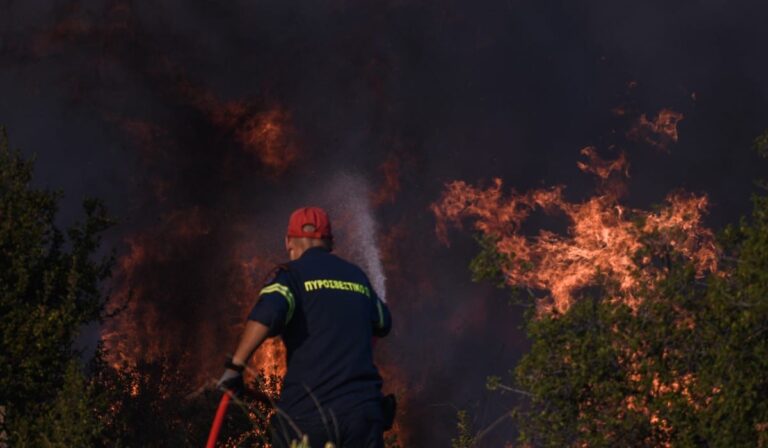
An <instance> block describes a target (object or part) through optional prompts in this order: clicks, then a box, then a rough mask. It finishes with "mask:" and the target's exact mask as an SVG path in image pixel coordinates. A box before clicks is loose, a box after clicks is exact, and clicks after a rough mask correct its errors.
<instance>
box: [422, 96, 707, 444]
mask: <svg viewBox="0 0 768 448" xmlns="http://www.w3.org/2000/svg"><path fill="white" fill-rule="evenodd" d="M673 114H674V113H673ZM670 117H673V118H671V119H670ZM677 119H678V118H674V115H670V114H665V113H664V111H662V113H660V116H659V118H657V120H656V124H654V131H658V132H663V133H664V135H667V136H668V137H669V138H670V139H672V140H676V139H677V134H676V131H675V132H674V133H673V132H672V130H671V128H670V127H669V126H672V127H674V123H676V120H677ZM581 154H582V155H583V156H585V157H586V158H587V160H586V161H585V162H579V163H578V167H579V168H580V169H581V170H582V171H584V172H586V173H590V174H593V175H595V176H596V177H597V179H598V194H596V195H595V196H593V197H590V198H588V199H586V200H585V201H583V202H578V203H574V202H568V201H567V200H565V199H564V198H563V190H564V187H563V186H556V187H553V188H548V189H536V190H533V191H530V192H528V193H523V194H518V193H515V192H512V193H510V194H509V195H507V196H505V195H504V194H503V192H502V181H501V180H500V179H494V181H493V184H492V185H491V186H489V187H487V188H477V187H474V186H471V185H468V184H467V183H465V182H463V181H454V182H451V183H449V184H447V185H446V190H445V192H444V194H443V196H442V198H441V199H440V201H438V202H437V203H435V204H433V205H432V211H433V212H434V214H435V216H436V218H437V223H436V231H437V235H438V238H439V239H440V240H442V241H443V242H444V243H446V244H447V243H448V239H447V228H448V226H449V225H454V226H459V227H460V226H461V225H462V223H463V222H464V221H465V220H466V219H470V220H472V222H473V226H474V228H475V230H477V231H479V232H480V233H482V234H483V235H485V236H488V237H490V238H492V240H493V241H495V244H496V250H497V251H498V252H499V254H501V255H503V256H504V258H505V259H506V260H509V262H508V263H505V264H503V265H502V266H501V269H502V271H503V274H504V276H505V280H506V282H507V284H509V285H511V286H517V287H519V286H522V287H526V288H529V289H533V290H537V291H544V295H543V296H542V297H539V299H538V301H537V305H538V306H537V309H538V312H539V314H540V315H541V313H565V312H567V311H568V309H569V307H570V306H571V305H572V304H573V303H574V300H576V299H575V297H576V292H577V291H578V290H579V289H581V288H584V287H587V286H590V285H593V284H595V283H596V282H597V281H598V278H599V276H603V277H607V278H608V279H610V280H612V282H611V283H612V284H615V285H617V286H615V287H613V288H612V289H611V290H609V291H607V294H608V295H609V299H610V300H613V301H622V302H623V303H626V304H627V305H629V306H630V307H632V308H633V309H636V308H637V306H638V305H639V303H640V302H641V300H642V297H638V296H636V295H635V291H636V289H637V287H638V286H640V285H641V284H642V285H652V284H653V283H654V282H653V281H654V280H657V279H659V278H661V277H662V276H663V275H665V273H666V270H665V267H663V266H662V267H659V266H655V265H654V264H653V263H652V260H651V259H650V256H643V257H641V258H638V257H637V256H636V254H637V253H638V251H639V250H640V249H641V248H643V247H644V241H643V236H644V235H648V234H653V235H655V236H656V238H654V242H655V243H654V244H659V245H662V246H665V247H667V248H670V249H671V250H672V251H674V252H675V253H677V254H679V255H680V256H681V257H683V258H684V259H686V260H690V261H691V262H692V263H693V265H694V266H695V268H696V272H697V274H698V275H699V276H702V275H704V274H705V273H706V272H714V273H717V269H718V265H717V262H718V257H719V254H718V249H717V247H716V245H715V238H714V234H713V232H712V231H711V230H710V229H708V228H706V227H704V225H703V224H702V220H703V216H704V213H705V212H706V209H707V206H708V201H707V197H706V196H696V195H691V194H687V193H684V192H673V193H670V194H669V195H667V197H666V203H665V205H664V206H662V207H661V208H660V209H658V210H657V211H645V210H639V209H631V208H629V207H626V206H624V205H622V204H621V203H620V198H621V197H622V195H623V192H624V189H623V188H624V182H623V181H624V179H626V178H627V177H628V175H629V174H628V164H627V160H626V157H625V155H624V153H621V154H620V155H619V156H618V157H617V158H616V159H615V160H611V161H606V160H603V159H602V158H600V157H599V156H598V154H597V151H596V149H595V148H594V147H587V148H584V149H582V150H581ZM539 209H540V210H543V211H545V212H548V213H550V214H558V215H561V216H563V217H564V218H565V219H566V221H567V222H568V229H567V231H566V232H565V234H556V233H554V232H551V231H546V230H540V231H539V232H538V234H537V235H535V236H527V235H524V234H523V233H522V230H521V229H522V226H523V223H524V222H525V220H526V219H527V218H529V217H530V215H531V214H532V213H533V212H534V211H536V210H539ZM675 324H676V325H681V326H688V327H690V326H692V325H695V322H694V321H693V320H692V319H691V318H690V317H689V316H685V315H681V316H680V317H679V319H677V321H676V322H675ZM617 348H618V347H617ZM623 357H624V360H623V364H624V366H625V368H627V371H628V379H629V380H630V381H631V382H635V383H638V384H639V383H640V382H641V381H642V379H643V375H642V374H641V373H640V359H643V358H644V354H643V352H642V350H641V349H637V350H635V351H627V350H624V356H623ZM565 361H566V363H567V362H568V360H567V359H566V360H565ZM651 379H652V385H653V387H652V390H651V392H650V396H634V395H629V396H627V397H625V400H624V406H625V408H626V409H627V410H632V411H637V412H641V413H643V414H644V415H645V416H646V417H647V418H648V419H649V422H650V423H651V424H652V425H654V427H656V428H657V429H658V431H659V433H660V434H662V435H665V434H666V435H669V434H671V431H672V428H671V427H670V424H669V422H668V421H667V420H665V419H664V418H663V417H661V416H660V415H659V413H658V412H654V411H651V410H650V408H649V400H650V399H662V400H663V399H664V398H663V397H664V395H665V394H676V395H680V396H682V397H684V398H685V399H686V400H687V402H688V403H690V404H691V406H693V407H694V408H696V406H699V404H698V403H696V402H695V401H694V398H693V396H692V393H691V390H692V387H693V384H694V383H695V380H696V379H695V377H694V376H693V375H692V374H690V373H686V374H682V373H681V374H679V375H677V377H676V378H674V379H672V380H669V381H666V382H663V381H661V379H660V378H659V377H658V375H656V376H654V377H653V378H651ZM716 393H717V389H715V390H713V394H716ZM704 401H705V403H706V401H707V399H705V400H704Z"/></svg>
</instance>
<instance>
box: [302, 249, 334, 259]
mask: <svg viewBox="0 0 768 448" xmlns="http://www.w3.org/2000/svg"><path fill="white" fill-rule="evenodd" d="M328 253H330V251H328V249H326V248H324V247H310V248H309V249H307V250H305V251H304V253H303V254H301V256H300V257H299V258H304V257H308V256H309V257H312V256H315V255H318V254H328Z"/></svg>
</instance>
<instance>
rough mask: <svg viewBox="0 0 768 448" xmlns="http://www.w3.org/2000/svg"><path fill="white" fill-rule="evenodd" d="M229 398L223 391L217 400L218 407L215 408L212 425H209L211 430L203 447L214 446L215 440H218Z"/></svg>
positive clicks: (212, 447) (211, 447) (213, 447)
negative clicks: (219, 399)
mask: <svg viewBox="0 0 768 448" xmlns="http://www.w3.org/2000/svg"><path fill="white" fill-rule="evenodd" d="M229 399H230V397H229V392H224V394H223V395H222V396H221V401H219V408H218V409H217V410H216V417H214V419H213V426H211V432H210V434H208V443H206V444H205V448H215V447H216V441H217V440H219V431H220V430H221V424H222V423H223V422H224V416H225V415H227V407H229Z"/></svg>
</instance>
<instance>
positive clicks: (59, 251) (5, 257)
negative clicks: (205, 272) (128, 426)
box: [0, 128, 113, 446]
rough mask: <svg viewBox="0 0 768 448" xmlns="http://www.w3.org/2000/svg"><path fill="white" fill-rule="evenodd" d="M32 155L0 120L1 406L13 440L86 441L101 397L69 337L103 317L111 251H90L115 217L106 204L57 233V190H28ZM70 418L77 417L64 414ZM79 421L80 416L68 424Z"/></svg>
mask: <svg viewBox="0 0 768 448" xmlns="http://www.w3.org/2000/svg"><path fill="white" fill-rule="evenodd" d="M33 166H34V162H33V161H31V160H25V159H24V158H23V157H22V156H21V154H20V153H19V152H18V151H12V150H11V149H9V147H8V139H7V134H6V133H5V130H4V129H2V128H0V316H2V326H0V405H3V406H5V418H4V422H3V424H4V425H5V427H4V428H3V429H4V430H6V431H7V433H8V434H9V437H10V442H11V444H12V445H13V446H27V445H30V446H72V444H75V445H81V446H82V445H89V444H90V443H85V442H86V441H90V440H92V439H93V438H94V437H95V435H96V433H98V422H97V421H96V419H94V418H93V415H92V413H89V412H86V410H87V409H92V408H93V407H94V406H97V405H98V403H97V401H98V400H96V399H95V397H94V396H93V394H92V393H91V392H92V391H91V389H90V386H89V385H88V384H87V381H86V379H85V377H84V376H83V374H82V372H80V367H79V364H78V355H79V354H78V353H77V352H76V351H75V350H73V342H74V341H75V338H77V336H78V335H79V333H80V331H81V328H82V326H83V325H84V324H86V323H88V322H92V321H94V320H100V319H101V318H102V314H103V310H104V303H105V295H104V294H103V292H102V290H101V289H100V286H101V283H102V281H103V280H105V279H107V278H108V277H109V275H110V272H111V268H112V265H113V255H112V254H108V255H106V256H103V257H100V258H98V259H95V258H96V254H97V253H98V251H99V248H100V243H101V239H100V236H101V234H102V233H103V232H104V231H105V230H106V229H107V228H109V227H110V226H111V225H112V220H111V219H109V218H108V216H107V213H106V210H105V208H104V207H103V205H102V204H101V203H100V202H99V201H97V200H93V199H89V200H86V201H85V202H84V204H83V206H84V211H85V217H84V220H83V221H82V222H80V223H77V224H75V225H73V226H72V227H70V228H69V229H67V230H66V231H61V230H60V229H59V228H58V227H57V225H56V222H55V219H56V212H57V202H58V200H59V198H60V197H61V193H60V192H55V191H49V190H44V189H37V188H33V187H32V186H31V184H30V182H31V179H32V173H33ZM71 419H77V422H75V421H73V420H71ZM75 423H77V424H75Z"/></svg>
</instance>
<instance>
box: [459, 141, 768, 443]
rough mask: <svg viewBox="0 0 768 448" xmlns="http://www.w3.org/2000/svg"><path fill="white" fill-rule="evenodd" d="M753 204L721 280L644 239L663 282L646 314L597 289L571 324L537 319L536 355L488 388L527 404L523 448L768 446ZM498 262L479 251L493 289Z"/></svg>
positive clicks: (765, 227)
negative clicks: (701, 275) (519, 396)
mask: <svg viewBox="0 0 768 448" xmlns="http://www.w3.org/2000/svg"><path fill="white" fill-rule="evenodd" d="M758 143H759V142H758ZM753 204H754V206H753V213H752V215H751V216H750V217H749V218H745V219H742V220H741V221H740V222H739V223H738V224H737V225H733V226H730V227H728V228H726V229H725V230H724V231H723V232H722V234H721V237H720V242H721V246H722V251H723V252H722V253H723V255H722V257H721V260H720V267H719V272H717V273H710V274H707V276H706V277H704V278H699V277H697V276H696V273H695V269H694V267H693V266H691V265H690V264H689V263H688V262H686V261H685V260H684V259H683V258H682V257H679V256H677V255H676V254H675V251H674V250H672V248H670V247H666V246H665V245H664V244H662V243H660V241H661V240H662V239H660V238H658V235H652V234H651V235H646V238H645V248H644V249H643V250H642V252H641V253H639V254H638V256H650V257H652V258H653V259H654V260H656V263H654V266H656V267H657V268H658V267H659V266H663V269H662V272H664V273H665V275H664V276H662V277H659V279H658V280H657V281H655V282H652V284H642V285H640V286H639V287H638V288H637V290H636V291H634V292H633V293H634V295H635V296H636V297H639V298H641V301H640V304H639V305H638V306H637V307H635V308H630V307H629V306H627V305H626V302H624V301H621V300H609V299H608V298H609V297H615V292H616V288H615V287H614V285H611V284H609V283H608V282H606V281H599V280H598V281H596V284H595V285H594V287H591V288H588V289H586V290H584V291H581V292H580V293H579V295H578V297H577V298H576V300H575V302H574V304H573V305H572V306H571V307H570V308H569V309H568V311H567V312H565V313H564V314H541V315H539V314H536V313H535V311H533V310H532V309H531V310H530V311H529V313H528V314H527V317H526V330H527V334H528V337H529V338H530V340H531V343H532V346H531V349H530V351H529V352H528V353H527V354H526V355H525V356H524V357H523V359H522V360H521V361H520V363H519V364H518V365H517V366H516V368H515V369H514V370H513V371H512V372H511V374H510V375H509V376H508V377H507V378H498V377H493V378H491V379H489V383H488V385H489V389H493V390H497V391H500V392H502V393H509V392H513V393H518V394H522V395H524V396H525V397H527V404H526V405H525V406H523V407H522V408H521V409H520V413H519V414H517V415H518V418H517V425H518V428H519V431H520V436H519V439H520V442H521V443H523V444H525V445H529V446H537V447H538V446H546V447H563V446H590V447H614V446H648V447H657V446H717V447H720V446H722V447H726V446H727V447H755V446H768V197H766V196H758V197H755V198H754V202H753ZM489 252H493V245H492V244H484V245H481V252H480V255H479V256H478V258H477V259H476V261H475V262H473V263H472V265H471V268H472V269H473V274H474V277H475V278H486V279H491V280H492V281H495V279H498V272H499V269H498V266H494V265H493V261H494V260H497V259H498V258H497V257H498V255H497V254H493V253H489ZM489 261H490V262H489ZM507 262H508V261H507ZM505 383H506V384H505ZM507 384H509V385H507ZM460 437H464V436H462V435H460Z"/></svg>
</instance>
